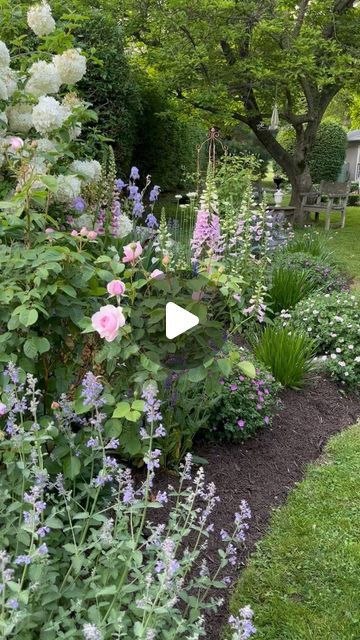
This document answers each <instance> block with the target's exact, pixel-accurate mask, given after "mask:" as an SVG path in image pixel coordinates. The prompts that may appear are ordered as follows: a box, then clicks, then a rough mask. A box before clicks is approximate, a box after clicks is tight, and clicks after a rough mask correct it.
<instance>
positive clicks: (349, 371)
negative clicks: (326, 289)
mask: <svg viewBox="0 0 360 640" xmlns="http://www.w3.org/2000/svg"><path fill="white" fill-rule="evenodd" d="M281 318H282V322H283V325H284V326H286V327H288V330H292V327H294V328H295V329H296V328H297V329H300V328H301V329H302V330H304V331H306V332H307V334H308V336H311V338H312V339H314V340H316V342H317V349H316V352H317V354H318V357H319V360H320V361H321V362H322V363H323V365H324V367H325V368H326V370H327V371H329V373H330V375H331V376H333V377H334V378H335V379H336V380H339V381H340V382H342V383H344V384H348V385H352V386H356V385H358V384H359V379H360V332H359V326H360V322H359V321H360V302H359V297H358V296H357V295H353V294H352V293H351V292H346V291H344V292H342V293H336V292H333V293H331V294H328V293H327V294H325V295H324V294H320V293H318V294H315V295H313V296H311V297H310V298H309V299H308V300H303V301H302V302H300V303H299V304H298V305H297V306H296V307H295V309H294V310H293V311H292V312H291V313H289V312H284V313H283V314H281Z"/></svg>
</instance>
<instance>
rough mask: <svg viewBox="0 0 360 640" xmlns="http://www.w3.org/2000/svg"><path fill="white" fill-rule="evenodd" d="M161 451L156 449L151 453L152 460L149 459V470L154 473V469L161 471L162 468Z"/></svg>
mask: <svg viewBox="0 0 360 640" xmlns="http://www.w3.org/2000/svg"><path fill="white" fill-rule="evenodd" d="M160 456H161V451H160V449H154V450H153V451H151V453H150V458H149V459H147V463H146V464H147V468H148V470H149V471H153V470H154V469H159V467H160V460H159V458H160Z"/></svg>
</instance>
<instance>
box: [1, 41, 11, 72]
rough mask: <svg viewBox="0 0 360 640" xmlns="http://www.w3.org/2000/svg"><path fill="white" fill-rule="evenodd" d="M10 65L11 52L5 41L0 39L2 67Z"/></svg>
mask: <svg viewBox="0 0 360 640" xmlns="http://www.w3.org/2000/svg"><path fill="white" fill-rule="evenodd" d="M9 65H10V53H9V49H8V48H7V46H6V44H5V42H3V41H2V40H0V67H1V68H3V67H5V68H6V67H8V66H9Z"/></svg>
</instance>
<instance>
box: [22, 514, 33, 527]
mask: <svg viewBox="0 0 360 640" xmlns="http://www.w3.org/2000/svg"><path fill="white" fill-rule="evenodd" d="M23 516H24V522H25V524H28V525H30V524H31V523H32V514H31V513H30V511H24V513H23Z"/></svg>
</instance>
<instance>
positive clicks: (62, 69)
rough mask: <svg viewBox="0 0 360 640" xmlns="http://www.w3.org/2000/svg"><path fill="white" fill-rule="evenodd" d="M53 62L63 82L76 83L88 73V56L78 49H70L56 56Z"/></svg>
mask: <svg viewBox="0 0 360 640" xmlns="http://www.w3.org/2000/svg"><path fill="white" fill-rule="evenodd" d="M53 62H54V65H55V67H56V69H57V71H58V73H59V76H60V80H61V84H76V82H79V80H81V79H82V78H83V77H84V75H85V73H86V58H85V56H82V55H81V53H80V52H79V50H78V49H68V50H67V51H64V53H62V54H61V55H58V56H54V57H53Z"/></svg>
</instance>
